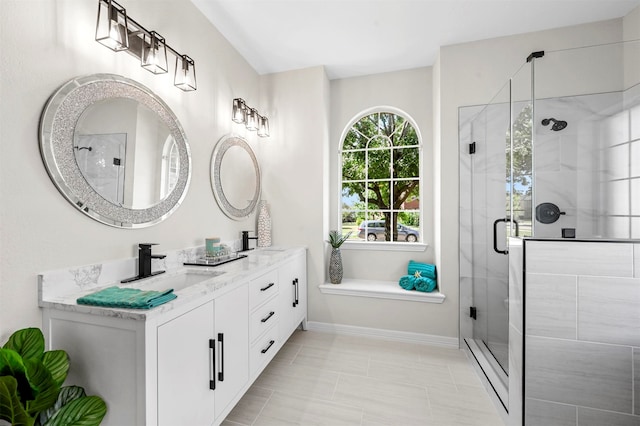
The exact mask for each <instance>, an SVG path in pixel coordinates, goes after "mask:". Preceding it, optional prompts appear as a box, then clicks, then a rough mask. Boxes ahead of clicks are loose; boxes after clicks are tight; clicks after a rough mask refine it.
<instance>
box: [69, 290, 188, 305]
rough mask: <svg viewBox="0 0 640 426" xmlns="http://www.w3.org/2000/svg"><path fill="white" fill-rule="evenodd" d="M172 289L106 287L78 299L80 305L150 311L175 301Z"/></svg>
mask: <svg viewBox="0 0 640 426" xmlns="http://www.w3.org/2000/svg"><path fill="white" fill-rule="evenodd" d="M176 297H178V296H176V295H175V294H173V289H170V290H166V291H153V290H147V291H143V290H139V289H136V288H120V287H115V286H114V287H108V288H105V289H103V290H100V291H96V292H95V293H91V294H88V295H86V296H83V297H80V298H78V300H76V302H77V303H78V304H80V305H95V306H106V307H109V308H126V309H151V308H155V307H156V306H160V305H162V304H163V303H167V302H170V301H172V300H173V299H175V298H176Z"/></svg>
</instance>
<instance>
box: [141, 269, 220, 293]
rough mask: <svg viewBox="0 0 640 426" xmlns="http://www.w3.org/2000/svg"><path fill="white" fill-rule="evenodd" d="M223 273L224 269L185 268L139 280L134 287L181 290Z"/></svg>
mask: <svg viewBox="0 0 640 426" xmlns="http://www.w3.org/2000/svg"><path fill="white" fill-rule="evenodd" d="M222 274H224V271H192V270H184V271H180V272H178V273H177V274H175V273H172V274H169V275H165V274H162V275H158V276H155V277H153V278H151V279H149V281H147V282H144V281H138V282H137V283H132V284H133V285H132V287H135V288H140V289H142V290H157V291H165V290H169V289H173V290H174V291H179V290H182V289H185V288H187V287H190V286H192V285H194V284H198V283H201V282H203V281H206V280H208V279H211V278H213V277H217V276H219V275H222Z"/></svg>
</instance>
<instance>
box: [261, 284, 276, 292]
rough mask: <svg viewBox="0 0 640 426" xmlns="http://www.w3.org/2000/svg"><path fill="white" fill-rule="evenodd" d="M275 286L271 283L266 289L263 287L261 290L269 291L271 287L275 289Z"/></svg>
mask: <svg viewBox="0 0 640 426" xmlns="http://www.w3.org/2000/svg"><path fill="white" fill-rule="evenodd" d="M274 285H275V283H269V285H268V286H266V287H262V288H261V289H260V291H267V290H269V289H270V288H271V287H273V286H274Z"/></svg>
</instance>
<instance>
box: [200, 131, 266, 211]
mask: <svg viewBox="0 0 640 426" xmlns="http://www.w3.org/2000/svg"><path fill="white" fill-rule="evenodd" d="M234 146H237V147H240V148H242V149H244V150H245V151H246V152H247V153H248V154H249V157H251V161H252V162H253V168H254V170H255V172H256V182H255V183H256V189H255V192H254V194H253V198H252V199H251V201H250V202H249V205H248V206H247V207H245V208H244V209H238V208H237V207H235V206H233V205H232V204H231V203H230V202H229V200H228V199H227V197H226V195H225V193H224V188H223V187H222V178H221V176H220V166H221V165H222V159H223V158H224V154H225V153H226V152H227V150H228V149H229V148H231V147H234ZM211 188H212V189H213V195H214V197H215V198H216V202H217V203H218V206H220V209H221V210H222V212H223V213H224V214H225V215H227V216H228V217H229V218H231V219H233V220H242V219H245V218H246V217H247V216H249V215H250V214H251V213H253V211H254V210H255V209H256V206H257V205H258V201H259V200H260V192H261V189H262V186H261V180H260V167H259V166H258V160H256V156H255V154H254V153H253V150H252V149H251V147H250V146H249V144H248V143H247V141H246V140H245V139H244V138H243V137H242V136H239V135H235V134H228V135H224V136H223V137H222V138H220V140H219V141H218V143H217V144H216V147H215V148H214V149H213V154H212V155H211Z"/></svg>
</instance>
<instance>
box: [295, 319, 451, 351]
mask: <svg viewBox="0 0 640 426" xmlns="http://www.w3.org/2000/svg"><path fill="white" fill-rule="evenodd" d="M307 329H308V330H313V331H321V332H324V333H334V334H346V335H349V336H363V337H374V338H378V339H386V340H393V341H396V342H405V343H418V344H422V345H431V346H441V347H445V348H455V349H458V348H459V343H458V339H457V338H455V337H446V336H435V335H432V334H422V333H412V332H409V331H394V330H383V329H380V328H368V327H358V326H355V325H344V324H331V323H327V322H316V321H307Z"/></svg>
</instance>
